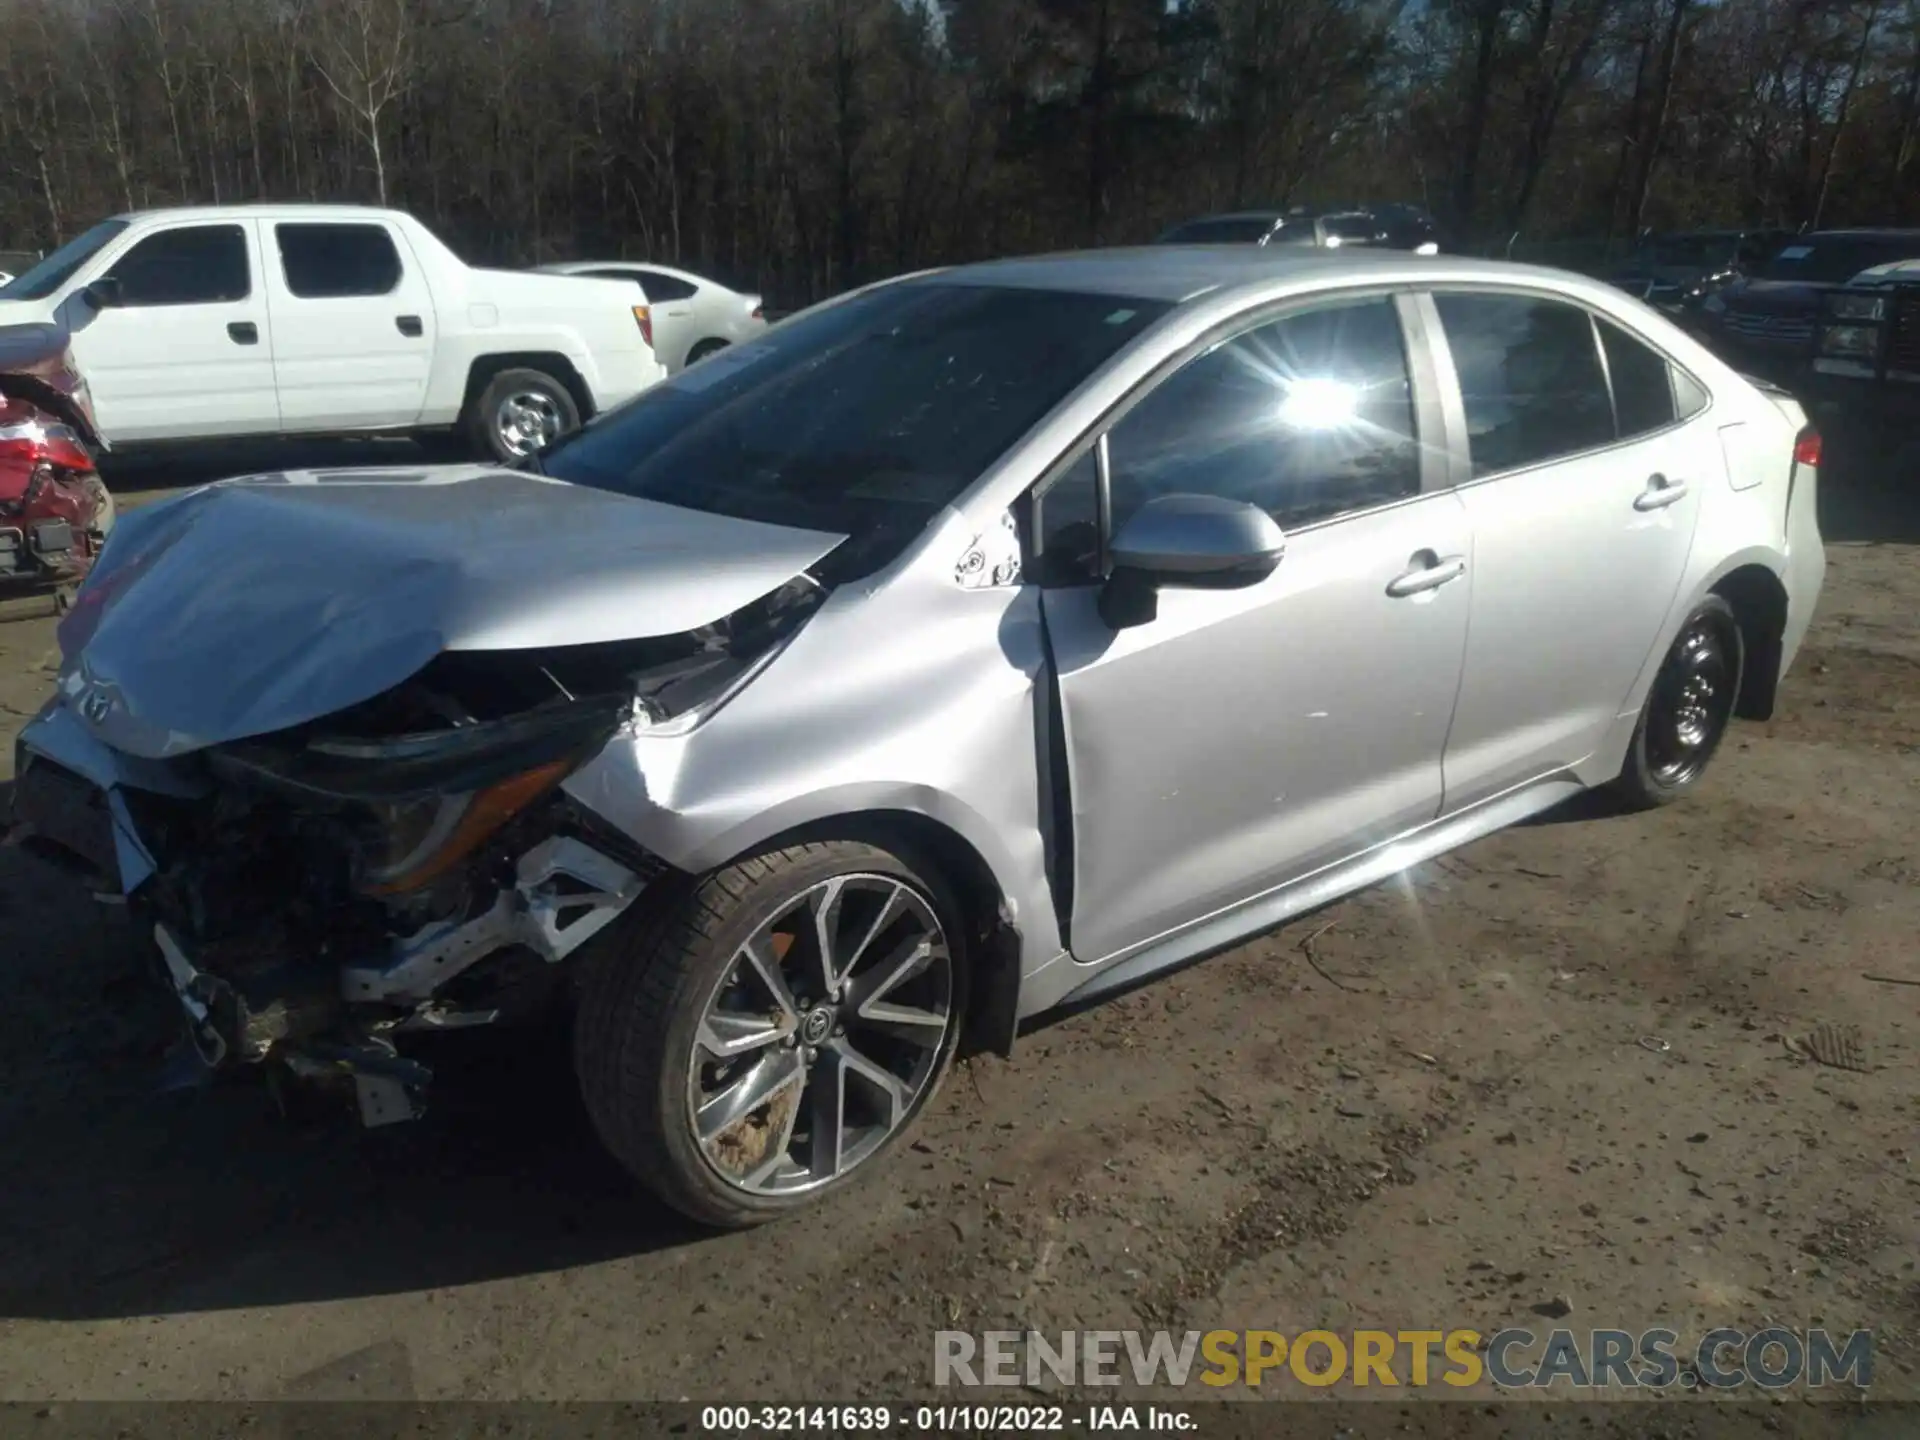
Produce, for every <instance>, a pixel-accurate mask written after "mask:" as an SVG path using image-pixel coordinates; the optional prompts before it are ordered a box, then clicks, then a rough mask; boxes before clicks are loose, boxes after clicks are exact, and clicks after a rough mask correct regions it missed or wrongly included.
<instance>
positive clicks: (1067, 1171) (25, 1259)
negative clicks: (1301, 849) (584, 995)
mask: <svg viewBox="0 0 1920 1440" xmlns="http://www.w3.org/2000/svg"><path fill="white" fill-rule="evenodd" d="M1833 449H1834V450H1836V451H1837V450H1838V449H1840V447H1839V446H1838V445H1835V446H1834V447H1833ZM177 478H178V477H177V476H169V475H165V474H163V475H161V476H159V478H158V479H157V480H155V479H152V478H151V477H149V478H148V479H147V480H146V481H145V482H144V483H161V482H164V481H166V480H168V479H177ZM121 483H122V484H123V485H127V486H131V485H133V484H137V483H142V482H141V477H133V478H132V479H130V480H123V481H122V482H121ZM1823 491H1824V495H1823V506H1822V508H1823V515H1824V527H1825V530H1826V534H1827V536H1828V539H1829V541H1830V564H1831V569H1830V571H1829V574H1828V587H1827V591H1826V594H1825V596H1824V598H1823V600H1822V603H1821V606H1820V612H1819V617H1818V621H1817V623H1816V625H1815V628H1814V631H1813V633H1812V635H1811V637H1810V638H1809V641H1808V644H1807V648H1806V650H1805V651H1804V653H1803V654H1802V656H1801V658H1800V661H1799V663H1798V666H1797V668H1796V670H1795V671H1794V673H1793V676H1792V678H1791V681H1790V683H1789V684H1788V686H1787V688H1786V691H1785V695H1784V699H1783V704H1782V707H1781V711H1780V713H1779V715H1778V716H1777V718H1776V719H1774V720H1773V721H1772V722H1770V723H1768V724H1766V725H1744V726H1742V727H1741V728H1740V729H1738V731H1737V732H1736V733H1735V734H1734V735H1733V736H1732V737H1731V739H1730V741H1729V743H1728V745H1727V746H1726V748H1725V749H1724V750H1723V752H1722V755H1721V757H1720V759H1719V761H1718V762H1717V764H1716V767H1715V770H1714V773H1713V774H1712V775H1711V777H1710V779H1709V782H1708V783H1707V785H1706V787H1705V789H1704V791H1703V792H1702V793H1700V794H1699V795H1697V796H1696V797H1694V798H1692V799H1691V800H1690V801H1688V802H1687V803H1684V804H1681V805H1679V806H1676V807H1672V808H1669V809H1667V810H1665V811H1662V812H1660V813H1657V814H1652V815H1640V816H1631V817H1627V816H1619V815H1613V814H1609V813H1607V812H1606V811H1605V809H1604V808H1603V807H1599V806H1595V805H1583V806H1579V807H1576V809H1575V810H1574V812H1572V813H1565V814H1555V815H1552V816H1549V817H1547V818H1546V819H1545V820H1544V821H1542V822H1541V823H1536V824H1532V825H1528V826H1525V827H1523V828H1520V829H1516V830H1513V831H1510V832H1508V833H1505V834H1502V835H1498V836H1495V837H1493V838H1490V839H1488V840H1485V841H1482V842H1480V843H1478V844H1476V845H1474V846H1472V847H1471V848H1469V849H1467V850H1465V851H1463V852H1460V853H1458V854H1456V855H1453V856H1451V857H1449V858H1447V859H1445V860H1443V861H1441V862H1440V863H1438V864H1434V865H1431V866H1427V867H1424V868H1422V869H1420V870H1418V871H1415V872H1413V873H1411V874H1409V875H1407V876H1405V877H1403V878H1402V879H1401V880H1400V881H1397V882H1395V883H1391V884H1388V885H1384V886H1381V887H1380V888H1377V889H1375V890H1373V891H1371V892H1369V893H1366V894H1363V895H1361V896H1358V897H1356V898H1354V899H1351V900H1348V901H1346V902H1345V903H1343V904H1340V905H1338V906H1336V907H1334V908H1333V909H1331V910H1329V911H1326V912H1324V913H1322V914H1320V915H1317V916H1314V917H1312V918H1311V919H1308V920H1304V921H1301V922H1299V923H1297V924H1294V925H1290V926H1288V927H1287V928H1285V929H1283V930H1281V931H1279V932H1277V933H1274V934H1272V935H1269V936H1267V937H1265V938H1263V939H1260V940H1258V941H1256V942H1254V943H1252V944H1249V945H1246V946H1243V947H1241V948H1240V949H1238V950H1236V951H1233V952H1232V953H1230V954H1227V955H1224V956H1221V957H1218V958H1216V959H1214V960H1211V961H1209V962H1207V963H1205V964H1203V965H1201V966H1198V967H1196V968H1193V969H1191V970H1188V971H1185V972H1183V973H1182V974H1180V975H1178V976H1175V977H1173V978H1171V979H1169V980H1166V981H1164V982H1162V983H1160V984H1158V985H1156V986H1153V987H1151V988H1149V989H1147V990H1144V991H1142V992H1139V993H1137V994H1135V995H1133V996H1131V997H1129V998H1127V999H1124V1000H1121V1001H1119V1002H1116V1003H1113V1004H1111V1005H1108V1006H1106V1007H1105V1008H1103V1009H1100V1010H1097V1011H1093V1012H1091V1013H1087V1014H1084V1015H1080V1016H1077V1017H1075V1018H1072V1019H1069V1020H1065V1021H1061V1022H1059V1023H1056V1024H1053V1025H1051V1026H1049V1027H1047V1028H1045V1029H1042V1030H1040V1031H1038V1032H1036V1033H1034V1034H1033V1035H1031V1036H1029V1037H1028V1038H1027V1039H1026V1040H1025V1041H1024V1042H1023V1045H1022V1047H1021V1049H1020V1050H1019V1052H1018V1053H1017V1055H1016V1058H1015V1059H1014V1060H1012V1061H1011V1062H1002V1061H999V1060H995V1059H987V1060H980V1061H976V1062H973V1063H971V1064H970V1065H969V1066H967V1067H966V1068H964V1069H963V1070H962V1071H961V1072H959V1073H958V1074H956V1076H955V1077H954V1079H953V1081H952V1082H951V1083H950V1084H949V1086H948V1087H947V1089H946V1091H945V1093H944V1094H943V1096H942V1098H941V1100H940V1102H939V1103H938V1104H937V1106H936V1108H935V1111H934V1113H932V1114H931V1115H929V1116H928V1117H927V1119H926V1122H925V1124H924V1126H923V1130H922V1133H921V1136H920V1140H919V1143H917V1144H916V1145H915V1146H914V1147H913V1149H912V1150H911V1151H907V1152H903V1153H902V1154H901V1156H900V1157H899V1159H898V1160H897V1162H896V1163H895V1164H893V1165H892V1167H891V1168H890V1169H889V1170H888V1171H887V1172H886V1174H885V1175H884V1177H883V1178H880V1179H878V1180H877V1181H875V1182H873V1183H869V1184H867V1185H866V1186H865V1187H864V1188H860V1189H857V1190H856V1191H854V1192H853V1193H850V1194H847V1195H845V1196H843V1197H840V1198H839V1199H837V1200H836V1201H834V1202H832V1203H830V1204H828V1205H827V1206H826V1207H825V1208H824V1209H823V1210H820V1211H817V1212H815V1213H813V1214H810V1215H808V1216H806V1217H804V1218H802V1219H800V1220H798V1221H795V1222H792V1223H788V1224H782V1225H778V1226H774V1227H772V1228H768V1229H764V1230H761V1231H758V1232H755V1233H752V1234H747V1235H739V1236H728V1237H722V1238H713V1237H710V1236H704V1235H699V1234H696V1233H693V1232H690V1231H689V1230H688V1229H687V1228H686V1227H685V1226H683V1225H681V1224H680V1223H678V1222H676V1221H675V1220H673V1219H672V1218H670V1217H668V1216H666V1215H664V1214H663V1213H661V1212H660V1211H659V1210H658V1209H656V1208H655V1207H653V1206H652V1205H651V1204H649V1203H648V1202H646V1201H645V1200H643V1199H640V1198H637V1197H636V1195H635V1193H634V1191H633V1189H632V1187H631V1186H630V1185H629V1184H628V1183H627V1182H626V1181H625V1180H624V1178H623V1177H622V1176H621V1175H620V1174H619V1173H618V1172H617V1171H616V1170H615V1169H614V1167H613V1165H612V1164H611V1162H609V1161H608V1160H606V1159H605V1158H603V1157H602V1156H601V1154H600V1153H599V1152H598V1150H597V1149H596V1148H595V1146H594V1144H593V1142H592V1139H591V1136H590V1134H589V1131H588V1127H587V1124H586V1121H585V1119H584V1117H583V1116H582V1115H581V1113H580V1111H579V1108H578V1105H577V1102H576V1101H575V1100H574V1099H573V1097H572V1094H571V1090H570V1081H569V1078H568V1075H567V1072H566V1069H565V1066H564V1063H563V1057H561V1056H559V1055H558V1054H554V1053H546V1052H541V1053H527V1052H525V1051H517V1050H514V1049H512V1048H503V1047H499V1046H497V1045H496V1046H491V1047H482V1048H480V1049H478V1050H475V1051H471V1052H465V1053H464V1058H463V1059H460V1060H458V1061H455V1060H453V1059H451V1058H450V1060H449V1065H450V1067H451V1068H449V1069H447V1070H444V1071H443V1072H442V1075H441V1079H440V1081H439V1082H438V1083H437V1084H436V1092H435V1093H436V1105H437V1108H436V1110H435V1111H434V1113H433V1114H432V1115H431V1116H430V1117H429V1118H428V1119H427V1120H426V1121H425V1122H423V1123H422V1124H421V1125H420V1126H417V1127H412V1128H410V1129H406V1130H403V1131H400V1132H393V1133H383V1134H377V1135H372V1136H368V1135H362V1134H360V1133H357V1132H354V1131H352V1130H349V1129H346V1128H340V1129H338V1130H333V1129H321V1130H319V1131H317V1132H296V1131H290V1130H288V1129H286V1128H285V1127H283V1126H282V1125H281V1124H280V1123H279V1122H278V1121H277V1120H276V1119H274V1118H273V1116H272V1112H271V1110H270V1107H269V1106H268V1104H267V1102H266V1100H265V1098H264V1096H263V1095H261V1094H259V1093H257V1092H256V1091H254V1090H253V1089H251V1088H250V1087H246V1086H239V1087H234V1088H225V1087H222V1088H217V1089H214V1090H211V1091H202V1092H188V1093H171V1094H156V1093H155V1090H154V1086H155V1079H156V1075H157V1070H158V1064H159V1060H160V1057H161V1049H162V1048H163V1046H164V1044H165V1040H166V1038H167V1037H166V1032H165V1027H164V1022H165V1019H166V1017H165V1016H164V1013H161V1012H157V1011H156V1010H155V1009H154V1008H153V1007H152V1006H151V1005H150V1004H149V1003H148V1002H147V1001H145V1000H144V999H143V998H142V997H141V995H140V994H139V992H138V991H137V988H136V987H135V986H134V985H132V984H131V983H130V981H129V980H128V978H127V973H126V970H125V966H124V960H125V955H126V943H125V937H124V935H123V933H122V932H121V931H120V930H119V929H118V928H117V927H116V924H115V923H114V919H113V915H112V912H105V913H104V914H103V913H102V912H100V911H97V910H96V909H94V908H92V907H90V906H89V904H88V903H87V902H86V901H85V897H84V896H82V895H80V894H77V893H76V892H75V891H74V889H73V887H72V886H71V885H69V884H68V883H67V882H65V881H64V880H62V879H61V878H60V877H58V876H56V875H54V874H53V873H51V872H49V871H46V870H44V869H42V868H39V867H38V866H37V865H36V864H35V863H34V862H31V861H29V860H27V859H25V858H23V857H21V856H20V855H19V854H18V853H17V852H7V853H5V854H4V855H0V983H3V984H4V987H5V989H4V992H0V1164H4V1166H5V1172H6V1177H7V1178H6V1180H5V1183H4V1184H0V1398H4V1399H34V1400H41V1401H46V1400H56V1399H64V1398H113V1399H138V1398H209V1399H211V1398H229V1399H238V1398H245V1399H272V1398H288V1397H292V1398H302V1397H304V1398H334V1397H339V1398H420V1399H428V1398H437V1397H466V1398H472V1399H516V1398H568V1399H595V1398H622V1399H641V1398H663V1399H674V1398H680V1397H687V1396H691V1397H693V1398H695V1399H705V1400H715V1399H723V1398H724V1399H745V1398H756V1399H767V1400H788V1401H791V1400H812V1401H821V1400H837V1401H852V1400H858V1399H866V1400H873V1401H882V1400H886V1401H892V1402H896V1403H897V1402H899V1401H902V1400H905V1399H907V1398H909V1397H913V1396H924V1395H926V1394H927V1393H928V1392H929V1390H930V1384H931V1369H932V1354H933V1332H934V1331H935V1330H937V1329H946V1328H956V1329H967V1330H976V1331H977V1330H983V1329H989V1328H1008V1329H1029V1328H1037V1329H1043V1330H1053V1329H1065V1328H1073V1329H1096V1328H1098V1329H1125V1328H1132V1327H1137V1326H1145V1327H1161V1326H1166V1327H1172V1328H1176V1329H1183V1330H1184V1329H1187V1328H1195V1329H1203V1330H1204V1329H1211V1328H1256V1327H1257V1328H1272V1329H1278V1330H1281V1331H1284V1332H1288V1333H1293V1332H1297V1331H1299V1330H1301V1329H1305V1328H1309V1327H1314V1326H1322V1327H1326V1328H1331V1329H1334V1330H1347V1329H1351V1328H1354V1327H1359V1326H1366V1325H1372V1324H1379V1325H1380V1326H1382V1327H1384V1328H1388V1329H1408V1328H1432V1329H1440V1330H1445V1329H1452V1328H1459V1327H1471V1328H1475V1329H1478V1330H1481V1331H1482V1332H1491V1331H1493V1330H1496V1329H1498V1328H1500V1327H1501V1326H1503V1325H1505V1324H1530V1325H1532V1326H1534V1327H1535V1328H1537V1329H1540V1330H1545V1329H1547V1328H1550V1324H1560V1325H1565V1326H1570V1327H1576V1328H1579V1329H1585V1328H1587V1327H1592V1326H1617V1327H1620V1328H1624V1329H1629V1330H1634V1331H1639V1330H1641V1329H1644V1328H1647V1327H1650V1326H1656V1325H1665V1326H1668V1327H1670V1328H1672V1329H1674V1330H1676V1331H1678V1332H1680V1334H1681V1336H1682V1337H1683V1340H1686V1339H1691V1338H1693V1337H1697V1336H1698V1335H1699V1334H1701V1333H1702V1332H1704V1331H1705V1330H1707V1329H1709V1328H1712V1327H1715V1326H1721V1325H1729V1326H1735V1327H1742V1328H1746V1329H1749V1330H1751V1329H1757V1328H1759V1327H1760V1326H1762V1325H1763V1324H1764V1323H1767V1322H1775V1321H1777V1322H1779V1323H1782V1324H1785V1325H1788V1326H1790V1327H1794V1328H1799V1329H1804V1328H1806V1327H1812V1326H1825V1327H1827V1328H1829V1329H1833V1330H1840V1331H1849V1330H1852V1329H1854V1328H1856V1327H1858V1328H1872V1329H1873V1330H1874V1331H1875V1332H1876V1360H1875V1377H1874V1378H1875V1384H1874V1387H1873V1391H1874V1393H1875V1394H1876V1395H1880V1396H1894V1395H1898V1396H1906V1397H1915V1398H1920V1272H1916V1268H1915V1265H1916V1256H1920V1169H1917V1168H1916V1156H1917V1154H1920V1068H1917V1067H1916V1060H1917V1059H1920V988H1914V987H1913V986H1912V985H1894V984H1887V983H1883V981H1879V980H1874V979H1869V978H1868V977H1869V976H1881V977H1889V978H1892V979H1896V980H1898V979H1904V980H1907V981H1920V953H1916V940H1915V937H1916V934H1920V827H1916V825H1915V815H1916V813H1917V812H1920V465H1916V464H1915V463H1914V457H1913V456H1912V455H1911V454H1909V455H1908V456H1907V458H1906V459H1905V460H1904V461H1901V462H1896V461H1895V460H1894V459H1893V458H1892V457H1890V456H1888V455H1886V454H1885V453H1884V452H1875V451H1870V450H1868V449H1866V448H1865V447H1856V448H1855V449H1854V452H1853V453H1852V454H1851V455H1850V456H1836V457H1835V458H1834V461H1833V463H1830V465H1829V469H1828V473H1827V475H1826V476H1825V478H1824V481H1823ZM53 645H54V640H53V625H52V621H51V619H50V618H16V619H14V620H11V621H9V622H7V623H0V722H4V724H3V726H0V728H3V729H4V734H5V736H6V738H7V739H8V743H9V750H8V753H7V754H6V756H5V758H4V759H0V766H5V767H8V768H0V780H4V777H5V776H6V775H9V774H10V773H11V770H10V763H11V756H10V738H11V735H12V733H13V732H14V731H15V730H17V728H18V726H19V725H20V724H21V723H22V722H23V721H24V720H25V718H26V717H27V716H28V715H29V714H30V713H31V712H32V710H33V709H34V708H35V707H36V706H37V705H38V703H39V701H40V698H41V696H42V694H43V693H44V691H45V689H46V686H47V683H48V678H49V668H48V667H49V664H50V662H51V658H52V652H53ZM1822 1024H1835V1025H1849V1024H1850V1025H1857V1026H1859V1027H1860V1030H1861V1034H1862V1038H1863V1040H1864V1047H1865V1053H1866V1060H1867V1063H1868V1064H1869V1065H1870V1067H1871V1069H1870V1071H1868V1072H1865V1073H1861V1072H1855V1071H1851V1070H1847V1069H1842V1068H1834V1067H1831V1066H1828V1065H1825V1064H1822V1063H1819V1062H1818V1061H1816V1060H1813V1059H1810V1058H1808V1057H1807V1056H1806V1055H1805V1053H1803V1052H1800V1051H1799V1050H1797V1048H1796V1047H1795V1046H1794V1045H1793V1044H1792V1043H1791V1042H1792V1041H1793V1040H1794V1038H1795V1037H1800V1036H1804V1035H1806V1034H1808V1033H1809V1032H1811V1031H1813V1030H1814V1029H1815V1027H1816V1026H1819V1025H1822ZM1561 1306H1565V1307H1567V1313H1566V1316H1565V1318H1564V1319H1560V1320H1556V1321H1551V1322H1548V1321H1545V1320H1543V1319H1542V1315H1543V1314H1545V1313H1551V1312H1555V1311H1558V1310H1559V1309H1560V1307H1561ZM1535 1307H1542V1308H1541V1309H1539V1310H1536V1309H1535ZM1263 1393H1272V1392H1271V1391H1266V1392H1263ZM1283 1393H1286V1394H1289V1395H1299V1394H1301V1393H1302V1392H1301V1390H1300V1389H1299V1387H1298V1386H1293V1385H1288V1386H1286V1387H1283ZM1488 1393H1489V1394H1490V1393H1491V1391H1489V1392H1488ZM1401 1394H1402V1395H1403V1396H1404V1395H1405V1394H1406V1392H1404V1391H1402V1392H1401ZM948 1398H953V1397H952V1394H951V1392H949V1393H948ZM994 1398H1004V1397H994Z"/></svg>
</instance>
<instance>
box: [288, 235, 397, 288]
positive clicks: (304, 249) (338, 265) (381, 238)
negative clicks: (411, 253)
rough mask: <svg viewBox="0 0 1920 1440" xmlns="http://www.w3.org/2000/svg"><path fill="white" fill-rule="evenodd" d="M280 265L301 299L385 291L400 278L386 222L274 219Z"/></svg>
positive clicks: (394, 285)
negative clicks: (278, 221)
mask: <svg viewBox="0 0 1920 1440" xmlns="http://www.w3.org/2000/svg"><path fill="white" fill-rule="evenodd" d="M273 234H274V238H275V239H276V240H277V241H278V242H279V245H280V269H281V272H282V273H283V274H284V275H285V276H286V277H287V289H288V290H289V291H290V292H291V293H292V294H294V295H296V296H298V297H299V298H300V299H302V300H338V299H342V298H344V297H346V296H350V295H385V294H388V293H390V292H391V291H392V290H393V289H394V288H395V287H396V286H398V285H399V283H400V252H399V251H398V250H396V249H395V248H394V244H393V237H392V236H391V235H389V234H387V231H386V227H385V226H384V225H311V224H297V225H276V226H274V227H273Z"/></svg>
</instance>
